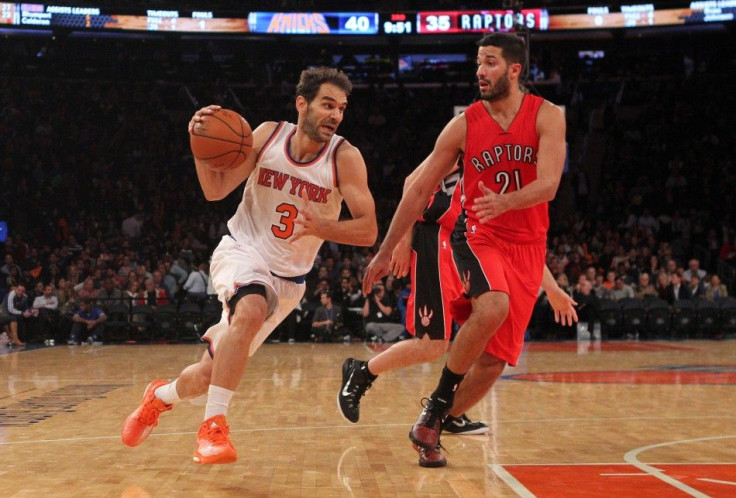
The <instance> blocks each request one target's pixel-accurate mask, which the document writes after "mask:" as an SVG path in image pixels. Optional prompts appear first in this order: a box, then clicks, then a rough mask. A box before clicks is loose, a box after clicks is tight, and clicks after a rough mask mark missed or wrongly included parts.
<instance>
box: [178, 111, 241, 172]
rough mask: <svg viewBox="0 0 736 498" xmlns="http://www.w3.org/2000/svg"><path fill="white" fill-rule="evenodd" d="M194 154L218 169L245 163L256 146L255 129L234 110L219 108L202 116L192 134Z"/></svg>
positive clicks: (209, 165) (190, 142) (190, 137)
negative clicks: (254, 144)
mask: <svg viewBox="0 0 736 498" xmlns="http://www.w3.org/2000/svg"><path fill="white" fill-rule="evenodd" d="M189 145H190V147H191V148H192V154H194V157H195V158H197V159H198V160H200V161H202V162H204V163H205V164H206V165H207V166H208V167H209V168H210V169H212V170H215V171H227V170H229V169H232V168H235V167H237V166H239V165H240V164H242V163H243V161H245V160H246V159H247V158H248V155H250V151H251V150H252V148H253V130H251V128H250V125H249V124H248V122H247V121H246V120H245V118H243V116H241V115H240V114H238V113H237V112H235V111H231V110H230V109H219V110H217V111H215V112H214V113H213V114H208V115H206V116H203V117H202V121H201V122H199V123H197V124H195V125H194V128H193V129H192V133H191V134H190V135H189Z"/></svg>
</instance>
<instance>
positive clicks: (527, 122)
mask: <svg viewBox="0 0 736 498" xmlns="http://www.w3.org/2000/svg"><path fill="white" fill-rule="evenodd" d="M542 102H544V99H542V98H541V97H537V96H534V95H529V94H525V95H524V98H523V100H522V102H521V107H520V108H519V112H518V113H517V115H516V117H515V118H514V120H513V121H512V122H511V125H510V126H509V129H508V130H504V129H503V128H501V126H500V125H499V124H498V123H497V122H496V121H495V120H494V119H493V118H492V117H491V115H490V113H489V112H488V110H487V109H486V108H485V107H484V106H483V102H482V101H479V102H475V103H474V104H473V105H471V106H470V107H468V108H467V109H466V110H465V119H466V120H467V123H468V131H467V139H466V142H465V155H464V162H465V172H464V173H463V192H464V194H465V203H464V204H463V207H464V209H465V213H466V215H467V230H468V231H469V232H470V233H474V232H475V231H490V232H491V233H493V235H494V236H496V237H500V238H503V239H505V240H508V241H509V242H512V243H521V244H529V243H544V242H545V241H546V238H547V229H548V228H549V215H548V212H547V202H542V203H539V204H537V205H535V206H532V207H529V208H525V209H517V210H513V211H507V212H505V213H503V214H502V215H501V216H499V217H497V218H494V219H493V220H491V221H489V222H488V223H482V224H481V223H479V222H478V218H477V216H476V214H475V213H474V212H473V211H471V210H469V209H468V207H469V206H472V205H473V201H474V200H475V198H476V197H478V196H480V195H482V194H481V192H480V190H479V189H478V182H479V181H481V180H482V181H483V183H484V184H485V186H486V187H487V188H489V189H491V190H493V191H494V192H496V193H498V194H503V193H506V192H513V191H515V190H519V189H520V188H522V187H524V186H526V185H528V184H529V183H531V182H532V181H534V180H536V179H537V151H538V150H539V135H538V134H537V112H538V111H539V107H540V106H541V105H542Z"/></svg>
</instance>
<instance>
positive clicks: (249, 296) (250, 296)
mask: <svg viewBox="0 0 736 498" xmlns="http://www.w3.org/2000/svg"><path fill="white" fill-rule="evenodd" d="M227 305H228V308H229V309H230V322H231V323H232V322H234V321H235V320H238V321H242V320H245V321H260V322H263V321H264V320H265V319H266V313H267V312H268V303H267V301H266V288H265V287H264V286H263V285H259V284H250V285H245V286H243V287H240V288H238V290H237V291H236V292H235V295H233V297H231V298H230V300H229V301H228V302H227Z"/></svg>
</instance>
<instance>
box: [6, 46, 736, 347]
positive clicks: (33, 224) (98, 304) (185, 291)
mask: <svg viewBox="0 0 736 498" xmlns="http://www.w3.org/2000/svg"><path fill="white" fill-rule="evenodd" d="M44 43H47V42H46V41H44V40H35V39H31V40H27V39H18V40H10V41H8V40H6V41H5V43H4V44H3V45H1V46H0V55H2V57H1V59H2V60H3V62H2V63H0V69H2V73H0V175H2V182H0V220H3V221H7V233H5V234H3V235H4V236H6V239H5V240H4V241H2V242H0V257H2V266H0V296H1V297H2V299H3V303H4V305H3V314H2V315H1V316H2V322H1V323H2V324H3V326H4V327H5V329H6V331H7V333H8V337H9V340H10V341H11V342H15V343H21V342H23V341H25V340H31V341H43V340H47V341H48V340H50V339H52V337H55V338H56V339H57V340H59V339H62V340H67V339H69V337H70V334H71V330H72V326H73V325H74V324H76V323H78V322H79V320H76V319H75V318H74V317H75V315H77V314H78V312H79V310H80V308H82V311H83V312H84V310H85V309H87V310H89V307H92V308H99V309H100V310H101V311H102V313H103V314H104V312H105V311H106V310H107V309H108V308H109V306H110V305H111V304H113V303H123V304H126V305H128V306H133V305H136V304H140V305H147V306H150V307H156V306H161V305H165V304H174V305H177V306H178V305H181V303H183V302H195V303H198V304H199V305H203V303H204V302H206V301H211V300H212V293H213V291H212V288H211V286H210V285H209V276H208V261H209V255H210V253H211V251H212V249H213V248H214V246H215V245H216V244H217V242H218V241H219V239H220V237H222V236H223V235H224V234H225V233H226V232H227V228H226V221H227V218H228V216H229V214H230V213H232V212H233V211H234V209H235V205H236V203H237V202H239V196H240V195H241V193H242V190H238V191H236V192H235V193H233V194H232V195H231V196H229V197H228V198H227V199H225V200H223V201H221V202H217V203H208V202H206V201H205V200H204V197H203V195H202V193H201V191H200V188H199V185H198V182H197V178H196V173H195V170H194V167H193V165H192V160H191V156H190V154H189V150H188V136H187V133H186V123H187V121H188V119H189V117H190V116H191V114H192V113H193V111H194V110H195V109H196V108H197V106H199V105H205V104H206V103H219V104H222V105H224V106H226V107H234V108H236V109H237V110H238V111H239V112H241V113H243V114H244V115H245V116H246V117H247V118H248V119H249V121H250V122H251V123H256V124H257V123H259V122H260V121H261V120H263V119H276V120H278V119H284V120H294V119H295V112H294V110H293V105H292V103H293V83H294V81H295V80H296V74H298V70H299V69H300V68H302V67H304V66H305V65H306V64H309V63H312V62H315V61H310V60H309V59H308V58H305V57H302V58H301V59H298V60H293V61H288V65H289V66H290V67H291V68H292V69H291V70H289V71H284V70H283V69H280V68H282V67H283V64H284V63H283V61H282V60H280V59H278V60H276V59H274V62H273V63H272V64H270V65H268V63H267V62H259V63H262V64H264V65H268V67H267V70H266V69H263V70H262V71H260V72H261V73H263V74H266V73H268V74H269V76H268V78H267V79H264V80H257V81H255V83H257V84H255V85H253V83H254V82H253V81H251V82H250V83H249V84H248V85H245V86H238V85H237V84H235V83H232V84H227V83H226V82H223V81H222V80H217V81H212V82H203V81H202V79H204V78H205V77H206V74H204V75H200V79H199V80H198V81H179V80H178V79H176V78H180V77H182V75H186V74H189V73H188V72H187V71H184V70H179V71H177V72H175V80H174V81H172V80H170V79H169V80H167V79H166V77H165V75H162V74H159V73H157V71H156V69H155V66H154V65H153V64H152V63H153V62H155V60H156V59H155V58H156V57H157V56H158V55H156V54H160V50H158V49H156V48H154V49H153V50H151V51H150V54H151V55H150V56H151V57H153V59H152V60H141V59H136V60H134V61H133V62H134V63H135V62H138V63H140V65H142V66H145V69H140V67H138V69H136V70H135V71H139V70H140V71H142V73H141V75H139V76H137V77H129V78H118V77H116V76H115V75H113V74H101V75H93V76H90V77H80V75H78V74H77V75H66V76H65V77H58V75H57V74H56V73H55V69H54V68H58V67H59V66H60V65H63V62H59V60H54V57H58V58H59V59H60V60H62V61H63V58H64V57H66V55H63V54H66V52H65V51H63V50H57V51H56V52H54V51H53V50H52V51H50V52H49V51H47V52H46V53H45V54H44V56H43V57H40V56H39V57H36V51H37V50H38V49H39V47H40V46H41V45H43V44H44ZM75 43H78V42H75ZM90 43H91V42H90ZM115 43H117V44H119V43H121V42H115ZM158 48H160V49H162V50H163V49H165V48H166V47H165V46H164V47H163V48H162V47H158ZM472 49H473V47H468V50H469V51H472ZM91 50H92V49H91ZM102 52H104V50H101V51H100V53H102ZM315 52H316V51H315ZM54 53H56V54H58V56H55V55H54ZM537 55H538V58H537V59H536V60H538V61H539V64H540V65H545V64H546V65H547V66H551V65H554V67H547V68H546V71H547V74H550V73H551V72H553V71H554V69H555V68H557V69H561V71H562V73H561V74H562V77H561V79H557V80H555V81H554V82H552V83H551V84H548V82H545V81H539V82H537V84H536V87H531V91H535V92H538V93H542V94H543V95H544V96H546V97H547V98H549V99H550V100H552V101H553V102H555V103H557V104H561V105H565V106H566V109H567V116H568V142H569V145H570V148H569V151H570V153H569V166H568V170H567V171H566V173H565V174H564V176H563V181H562V184H561V186H560V190H559V193H558V196H557V198H556V200H555V201H554V202H553V203H552V205H551V208H550V214H551V221H552V227H551V230H550V233H549V239H548V240H549V242H548V246H549V247H548V258H547V263H548V266H549V267H550V269H551V270H552V272H553V274H555V276H556V277H557V278H558V282H559V283H560V285H561V286H562V287H563V288H565V289H566V290H567V291H568V292H570V293H571V294H575V295H576V296H594V298H595V299H596V300H598V301H602V300H619V299H626V298H643V297H645V296H647V295H652V296H656V297H657V298H660V299H663V300H666V301H668V302H669V303H670V304H673V303H674V302H675V301H676V300H680V299H687V298H688V297H689V296H697V297H703V298H704V299H716V298H722V297H725V296H728V295H732V294H733V293H734V282H735V281H736V278H735V274H736V269H735V268H736V240H735V238H736V232H735V229H736V227H734V223H733V221H734V213H735V212H736V211H735V210H734V196H733V192H734V191H736V168H735V167H734V164H733V157H734V156H735V154H734V152H735V151H734V146H735V145H734V144H736V136H735V135H736V131H735V130H734V127H733V126H729V122H730V119H731V116H730V114H729V112H728V109H731V108H733V104H734V102H733V101H734V98H735V96H734V95H733V94H732V93H729V92H724V91H723V89H724V88H730V87H732V86H733V83H734V74H736V73H735V72H734V71H733V64H734V61H733V60H732V59H731V60H729V59H728V58H726V61H724V63H723V64H717V63H716V61H714V60H710V59H708V58H707V57H705V56H699V55H697V54H696V55H692V57H693V58H694V59H695V61H694V63H693V68H692V69H690V65H689V64H688V63H687V58H686V60H685V63H684V64H683V61H682V56H681V55H680V56H679V63H673V60H675V59H677V57H675V56H672V55H670V56H669V58H667V57H664V58H662V61H664V62H661V61H660V63H658V62H656V61H653V60H652V59H651V58H646V57H641V54H638V55H637V54H635V53H633V54H629V55H628V58H626V57H624V56H623V55H621V56H619V58H618V59H617V60H618V65H615V66H611V67H608V68H605V67H604V68H598V69H596V71H597V72H593V73H591V71H590V68H587V67H584V66H581V67H578V66H576V65H575V64H573V63H568V62H569V61H568V62H565V60H563V59H561V58H560V57H561V56H558V57H555V56H551V55H550V54H549V53H539V54H537ZM115 57H117V58H118V61H120V58H121V57H122V58H124V57H125V56H124V55H122V54H118V55H116V56H115ZM136 57H142V56H136ZM573 58H574V57H573ZM631 60H636V61H637V65H635V66H633V67H632V66H630V65H627V64H626V63H627V61H628V62H630V61H631ZM130 62H131V61H126V63H130ZM169 62H171V61H169ZM691 62H692V59H691ZM187 63H188V62H187ZM34 64H35V66H34ZM182 64H185V63H182ZM208 64H216V63H214V62H212V61H211V60H210V61H208ZM249 64H251V65H252V64H253V62H252V61H251V62H249ZM663 66H664V67H663ZM14 67H17V68H18V71H15V72H12V71H8V70H7V69H9V68H14ZM264 67H265V66H264ZM251 69H252V68H251ZM469 73H471V74H469V75H468V77H469V78H467V79H466V80H465V82H464V83H468V81H469V82H470V84H462V83H463V82H457V83H450V84H448V83H447V82H443V83H441V84H437V85H422V86H411V85H401V84H397V85H383V84H366V85H358V86H357V87H356V89H355V90H354V92H353V94H352V95H351V97H350V105H349V107H348V110H347V112H346V119H345V121H344V123H343V124H342V125H341V128H340V134H342V135H344V136H345V137H346V138H348V140H350V141H351V142H352V143H353V144H354V145H356V146H357V147H358V148H359V149H360V150H361V151H362V153H363V155H364V157H365V159H366V163H367V165H368V168H369V179H370V185H371V190H372V192H373V195H374V197H375V199H376V206H377V214H378V218H379V225H380V234H381V235H382V234H385V231H386V228H387V226H388V223H389V222H390V217H391V215H392V213H393V212H394V211H395V207H396V205H397V203H398V200H399V199H400V196H401V188H402V185H403V180H404V178H405V176H406V174H408V172H410V171H411V170H412V169H413V168H414V167H415V166H416V165H417V164H419V162H420V161H421V160H422V159H423V157H424V156H425V155H426V154H427V153H428V151H429V150H430V148H431V146H432V143H433V140H434V137H436V135H437V134H438V132H439V130H440V128H441V126H442V125H443V124H444V123H445V122H446V121H447V120H448V118H449V117H450V116H451V115H452V112H453V106H454V105H463V104H467V103H469V102H470V101H471V100H472V99H473V98H474V93H475V90H474V87H473V85H472V65H471V69H470V71H469ZM146 75H147V77H144V76H146ZM558 76H559V75H558ZM282 78H283V81H282ZM191 93H195V94H196V99H192V98H190V97H191ZM373 251H374V249H372V248H357V247H348V246H341V245H338V244H334V243H325V244H324V246H323V247H322V250H321V252H320V257H319V258H318V259H317V261H316V262H315V266H314V270H313V272H312V273H310V275H309V276H308V288H307V292H306V294H305V298H304V302H303V304H302V309H301V310H300V311H299V313H301V315H300V316H295V317H293V321H291V320H287V323H285V328H286V329H288V330H287V331H286V332H284V331H283V330H280V331H279V332H278V333H279V334H281V337H283V338H288V339H292V340H318V341H327V340H344V339H345V338H346V337H347V338H348V340H349V339H350V338H354V337H360V338H366V337H370V336H371V335H372V336H374V337H375V338H376V339H379V338H382V339H383V340H386V341H393V340H397V339H398V338H400V337H403V326H401V325H400V324H401V323H402V322H403V319H404V317H403V316H402V306H403V305H404V304H405V299H406V293H407V291H406V287H407V285H408V283H407V282H406V281H405V280H401V281H400V280H397V279H394V278H393V277H388V278H387V279H386V281H385V282H384V284H383V286H382V287H383V289H376V290H377V291H378V292H384V293H385V296H386V297H385V298H379V301H381V302H382V305H383V306H385V307H386V309H389V308H390V311H389V312H387V313H382V315H383V316H386V315H388V316H387V317H386V320H388V321H389V322H390V326H387V325H381V326H373V325H371V324H372V323H373V322H372V321H371V313H373V314H375V313H376V312H375V310H373V311H372V308H373V307H374V305H376V306H377V304H376V303H375V301H374V300H372V298H369V299H366V298H364V297H363V296H362V295H361V292H360V286H361V279H362V275H363V270H364V268H365V266H366V265H367V263H368V262H369V261H370V259H371V257H372V255H373V253H374V252H373ZM23 296H25V299H23ZM325 296H327V297H325ZM328 298H329V302H327V301H328ZM587 299H588V298H587V297H583V298H581V299H579V301H581V305H583V304H585V303H586V302H587V301H586V300H587ZM542 301H543V298H540V303H541V302H542ZM328 304H329V305H332V304H334V305H335V306H338V307H340V308H341V309H342V311H343V313H344V315H343V316H344V318H343V321H342V322H337V321H336V320H334V319H333V318H329V316H330V312H329V309H330V308H329V306H328ZM85 307H87V308H85ZM591 308H592V306H591ZM318 309H319V313H317V310H318ZM49 317H51V318H49ZM300 318H302V319H303V318H307V319H308V321H309V323H310V324H311V323H312V321H313V319H316V321H317V322H319V323H321V324H322V325H318V326H317V329H315V330H314V331H312V330H311V329H307V330H306V332H304V330H303V329H304V327H306V325H305V324H304V323H302V324H301V325H299V326H297V325H295V323H294V322H298V321H299V319H300ZM302 321H303V320H302ZM327 321H331V322H332V323H331V324H325V323H324V322H327ZM537 323H538V322H537ZM13 324H15V325H13ZM335 324H339V325H340V327H337V328H336V327H335ZM364 324H365V327H364ZM393 325H396V326H393ZM320 326H322V327H325V326H326V327H327V329H319V327H320ZM77 329H79V326H77ZM366 329H367V330H368V336H366V335H365V334H366V332H365V330H366ZM295 330H296V332H295ZM284 334H286V335H284ZM92 335H93V336H94V335H95V334H92ZM538 337H539V336H538ZM93 339H95V337H93ZM70 340H73V341H78V340H80V338H79V337H74V338H72V339H70Z"/></svg>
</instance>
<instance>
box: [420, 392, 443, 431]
mask: <svg viewBox="0 0 736 498" xmlns="http://www.w3.org/2000/svg"><path fill="white" fill-rule="evenodd" d="M422 407H423V408H424V409H425V410H426V411H427V412H428V413H429V418H428V419H427V421H426V422H425V424H424V425H425V426H426V427H432V428H434V425H435V423H436V422H437V419H438V418H440V416H441V415H442V413H441V412H440V410H439V408H438V407H437V406H435V404H434V403H433V402H432V400H431V399H429V398H422Z"/></svg>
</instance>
